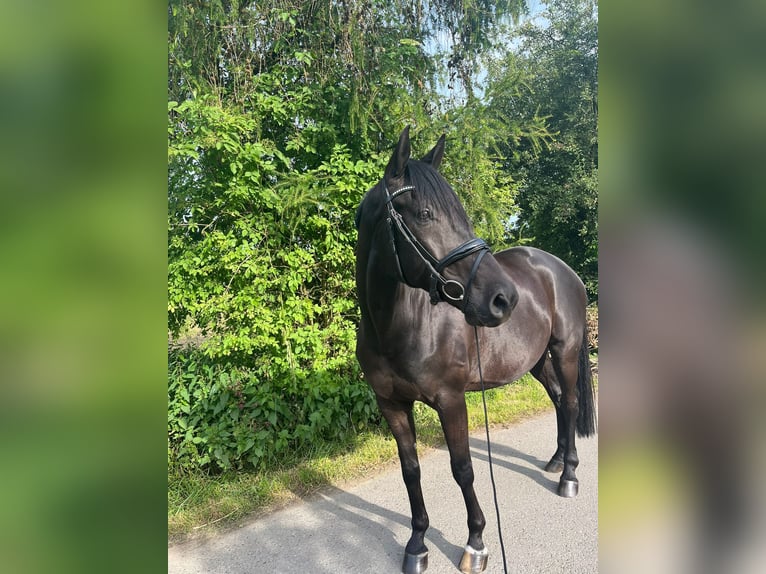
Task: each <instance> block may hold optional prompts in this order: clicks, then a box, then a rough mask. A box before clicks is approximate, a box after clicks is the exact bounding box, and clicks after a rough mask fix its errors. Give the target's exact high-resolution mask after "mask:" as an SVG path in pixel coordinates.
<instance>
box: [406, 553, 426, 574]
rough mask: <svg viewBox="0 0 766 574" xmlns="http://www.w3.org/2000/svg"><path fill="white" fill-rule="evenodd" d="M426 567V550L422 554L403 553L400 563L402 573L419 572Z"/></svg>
mask: <svg viewBox="0 0 766 574" xmlns="http://www.w3.org/2000/svg"><path fill="white" fill-rule="evenodd" d="M426 568H428V552H423V553H422V554H410V553H409V552H405V553H404V563H403V564H402V572H404V574H421V572H425V571H426Z"/></svg>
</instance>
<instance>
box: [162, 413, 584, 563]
mask: <svg viewBox="0 0 766 574" xmlns="http://www.w3.org/2000/svg"><path fill="white" fill-rule="evenodd" d="M555 433H556V422H555V415H554V414H553V412H552V411H551V412H548V413H546V414H544V415H541V416H537V417H534V418H531V419H528V420H526V421H524V422H521V423H519V424H517V425H514V426H512V427H510V428H508V429H503V430H494V431H493V432H492V435H491V437H492V456H493V460H494V463H495V464H494V469H495V480H496V482H497V489H498V499H499V503H500V515H501V519H502V530H503V538H504V541H505V548H506V557H507V559H508V573H509V574H511V573H514V574H521V573H524V574H532V573H540V574H556V573H559V572H561V573H563V572H566V573H568V574H580V573H581V574H591V573H596V572H598V531H597V529H598V514H597V511H598V497H597V494H598V473H597V458H598V443H597V437H596V438H589V439H579V441H578V449H577V450H578V453H579V455H580V467H579V468H578V471H577V476H578V478H579V480H580V494H579V496H578V497H577V498H575V499H563V498H560V497H559V496H557V495H556V494H555V489H556V485H557V483H558V475H551V474H548V473H545V472H544V471H543V470H542V467H543V466H544V465H545V463H546V462H547V460H548V458H549V457H550V455H551V454H553V450H554V448H555ZM471 452H472V455H473V461H474V470H475V473H476V482H475V487H476V490H477V494H478V497H479V501H480V502H481V504H482V508H483V510H484V514H485V515H486V517H487V528H486V530H485V531H484V542H485V544H486V545H487V546H488V548H489V551H490V556H489V564H488V566H487V570H486V572H487V574H496V573H502V572H503V562H502V557H501V554H500V544H499V542H498V536H497V521H496V518H495V510H494V507H493V504H492V494H491V486H490V480H489V470H488V466H487V449H486V442H485V440H484V434H483V432H481V433H478V434H474V435H472V437H471ZM420 462H421V470H422V481H423V493H424V497H425V501H426V505H427V508H428V514H429V517H430V519H431V527H430V529H429V530H428V532H427V534H426V544H427V545H428V547H429V550H430V553H429V557H428V561H429V567H428V571H427V572H428V574H450V573H457V572H458V569H457V566H456V564H457V563H458V561H459V560H460V556H461V554H462V552H463V545H464V544H465V541H466V539H467V537H468V530H467V527H466V515H465V507H464V505H463V499H462V497H461V495H460V490H459V489H458V487H457V485H456V484H455V482H454V481H453V479H452V475H451V473H450V467H449V455H448V453H447V452H446V449H444V448H443V449H439V450H435V451H431V452H430V453H428V454H426V456H421V460H420ZM409 523H410V511H409V504H408V502H407V495H406V491H405V489H404V483H403V482H402V480H401V474H400V472H399V469H398V466H397V467H396V468H395V469H394V470H392V471H390V472H387V473H385V474H381V475H379V476H376V477H374V478H372V479H370V480H368V481H365V482H363V483H360V484H356V485H354V486H351V487H348V488H346V489H344V490H339V489H334V490H329V491H325V492H324V494H322V495H319V496H318V497H315V498H313V499H311V500H310V501H307V502H302V503H298V504H295V505H293V506H290V507H288V508H286V509H284V510H281V511H278V512H275V513H273V514H270V515H268V516H265V517H262V518H260V519H257V520H254V521H253V522H251V523H249V524H246V525H245V526H242V527H241V528H238V529H236V530H233V531H230V532H227V533H225V534H222V535H219V536H217V537H215V538H213V539H210V540H204V541H191V542H187V543H184V544H179V545H175V546H173V547H171V548H169V549H168V573H169V574H202V573H215V574H261V573H276V574H339V573H340V574H345V573H348V574H352V573H353V574H388V573H391V574H396V573H397V572H400V567H401V561H402V555H403V554H402V553H403V546H404V544H405V543H406V542H407V539H408V538H409V534H410V526H409Z"/></svg>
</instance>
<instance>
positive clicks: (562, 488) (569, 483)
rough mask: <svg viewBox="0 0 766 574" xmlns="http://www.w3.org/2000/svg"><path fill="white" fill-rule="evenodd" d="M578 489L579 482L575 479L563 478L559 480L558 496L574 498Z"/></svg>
mask: <svg viewBox="0 0 766 574" xmlns="http://www.w3.org/2000/svg"><path fill="white" fill-rule="evenodd" d="M578 489H579V483H578V482H577V481H576V480H564V479H563V478H562V479H561V480H560V481H559V496H563V497H564V498H574V497H575V496H577V492H578Z"/></svg>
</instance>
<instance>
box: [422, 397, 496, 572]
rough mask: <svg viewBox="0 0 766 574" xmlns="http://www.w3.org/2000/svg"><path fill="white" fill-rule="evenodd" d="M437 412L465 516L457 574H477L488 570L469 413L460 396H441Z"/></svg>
mask: <svg viewBox="0 0 766 574" xmlns="http://www.w3.org/2000/svg"><path fill="white" fill-rule="evenodd" d="M435 407H436V411H437V412H438V413H439V420H440V421H441V425H442V429H443V430H444V438H445V439H446V441H447V447H448V448H449V453H450V465H451V467H452V476H453V477H454V478H455V482H457V483H458V486H460V490H461V491H462V492H463V499H464V500H465V508H466V511H467V513H468V543H467V544H466V548H465V552H464V553H463V558H462V559H461V560H460V571H461V572H465V573H468V574H478V573H479V572H483V571H484V569H485V568H486V567H487V556H488V551H487V549H486V548H485V546H484V541H483V540H482V533H483V532H484V526H485V525H486V520H485V519H484V513H483V512H482V511H481V506H479V501H478V499H477V498H476V492H475V491H474V489H473V478H474V475H473V466H472V464H471V452H470V448H469V446H468V414H467V412H466V406H465V395H464V394H463V393H459V394H455V395H454V396H449V397H443V398H441V399H440V400H439V401H438V402H437V404H436V405H435Z"/></svg>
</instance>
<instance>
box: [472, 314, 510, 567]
mask: <svg viewBox="0 0 766 574" xmlns="http://www.w3.org/2000/svg"><path fill="white" fill-rule="evenodd" d="M473 334H474V337H475V339H476V361H477V363H478V365H479V382H480V383H481V403H482V405H484V430H485V431H486V433H487V460H489V481H490V483H491V484H492V498H493V500H494V502H495V516H497V536H498V538H499V539H500V553H501V554H502V555H503V572H505V574H508V564H507V562H506V559H505V543H504V542H503V529H502V527H501V523H500V505H499V504H498V503H497V488H496V487H495V473H494V471H493V468H492V446H491V442H490V440H489V417H488V415H487V399H486V397H485V396H484V375H483V373H482V371H481V352H480V349H479V328H478V327H477V326H476V325H474V327H473Z"/></svg>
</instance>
